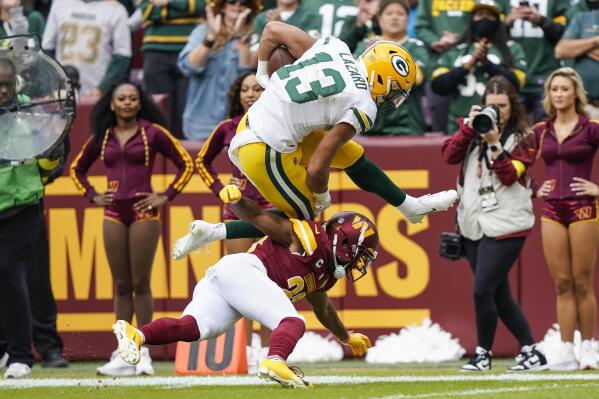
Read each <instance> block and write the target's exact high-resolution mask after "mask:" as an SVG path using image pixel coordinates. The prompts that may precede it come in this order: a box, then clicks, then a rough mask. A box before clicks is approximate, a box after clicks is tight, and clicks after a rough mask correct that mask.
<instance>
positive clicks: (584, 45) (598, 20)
mask: <svg viewBox="0 0 599 399" xmlns="http://www.w3.org/2000/svg"><path fill="white" fill-rule="evenodd" d="M586 3H587V7H588V11H580V12H578V13H577V14H576V15H575V16H574V18H573V19H572V21H570V24H569V25H568V28H567V29H566V31H565V32H564V35H563V36H562V40H560V41H559V43H557V46H556V47H555V56H556V57H557V58H559V59H574V69H576V72H578V74H579V75H580V76H581V77H582V81H583V82H584V87H585V89H586V90H587V95H588V103H587V107H586V109H585V111H586V112H587V113H588V114H589V115H590V117H591V118H592V119H599V74H598V73H597V71H598V70H599V0H587V1H586Z"/></svg>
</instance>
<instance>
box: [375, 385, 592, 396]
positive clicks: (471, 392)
mask: <svg viewBox="0 0 599 399" xmlns="http://www.w3.org/2000/svg"><path fill="white" fill-rule="evenodd" d="M585 386H586V387H599V384H588V385H585ZM578 387H580V385H579V384H566V385H563V384H545V385H535V386H525V387H514V388H490V389H468V390H464V391H445V392H434V393H419V394H414V395H409V394H401V393H400V394H397V395H390V396H381V397H378V398H372V399H425V398H435V397H440V396H444V397H447V396H458V397H464V396H477V395H490V394H498V393H508V392H524V391H526V392H530V391H548V390H551V389H568V388H578Z"/></svg>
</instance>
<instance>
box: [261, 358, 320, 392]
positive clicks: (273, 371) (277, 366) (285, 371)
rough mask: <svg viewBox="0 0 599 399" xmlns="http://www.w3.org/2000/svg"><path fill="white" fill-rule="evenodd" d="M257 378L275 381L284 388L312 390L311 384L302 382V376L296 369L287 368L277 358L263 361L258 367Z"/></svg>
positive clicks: (281, 360)
mask: <svg viewBox="0 0 599 399" xmlns="http://www.w3.org/2000/svg"><path fill="white" fill-rule="evenodd" d="M258 377H260V378H262V379H263V380H267V381H275V382H278V383H279V384H281V385H282V386H283V387H285V388H312V384H311V383H309V382H308V381H306V380H304V378H303V377H304V375H303V373H301V371H300V370H299V369H298V368H297V367H289V366H287V364H286V363H285V362H284V361H283V359H281V358H279V357H278V356H271V357H267V358H266V359H263V360H262V361H261V362H260V365H259V366H258Z"/></svg>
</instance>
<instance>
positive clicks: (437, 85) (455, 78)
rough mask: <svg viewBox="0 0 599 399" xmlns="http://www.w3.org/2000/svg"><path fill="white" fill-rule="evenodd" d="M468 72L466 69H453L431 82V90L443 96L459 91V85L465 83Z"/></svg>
mask: <svg viewBox="0 0 599 399" xmlns="http://www.w3.org/2000/svg"><path fill="white" fill-rule="evenodd" d="M466 75H468V71H467V70H465V69H464V67H457V68H453V69H452V70H450V71H449V72H447V73H444V74H443V75H439V76H437V77H436V78H434V79H433V80H432V81H431V89H433V91H434V92H435V93H437V94H439V95H441V96H446V95H448V94H449V93H451V92H452V91H455V90H457V88H458V85H459V84H460V83H463V81H464V78H465V77H466Z"/></svg>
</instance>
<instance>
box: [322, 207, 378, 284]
mask: <svg viewBox="0 0 599 399" xmlns="http://www.w3.org/2000/svg"><path fill="white" fill-rule="evenodd" d="M326 232H327V235H328V236H329V238H330V240H331V242H332V243H333V255H334V256H333V265H332V266H331V273H332V274H333V276H335V278H337V279H341V278H343V277H345V276H347V277H348V278H349V279H350V280H351V281H352V282H356V281H358V280H359V279H360V278H362V277H364V275H365V274H366V272H367V271H368V267H369V266H370V265H371V264H372V262H374V260H375V259H376V255H377V252H376V248H377V246H378V245H379V234H378V232H377V230H376V226H375V225H374V223H372V222H371V221H370V219H368V218H367V217H366V216H364V215H361V214H359V213H356V212H340V213H337V214H336V215H334V216H333V217H332V218H331V219H329V221H328V222H327V224H326Z"/></svg>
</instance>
